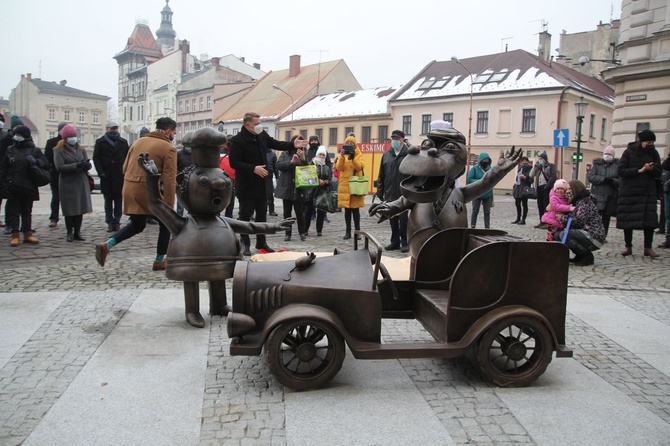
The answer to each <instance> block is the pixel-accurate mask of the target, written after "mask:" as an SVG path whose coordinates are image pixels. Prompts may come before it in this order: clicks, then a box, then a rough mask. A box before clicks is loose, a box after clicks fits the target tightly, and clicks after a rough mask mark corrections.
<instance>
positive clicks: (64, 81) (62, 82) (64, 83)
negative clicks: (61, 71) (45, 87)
mask: <svg viewBox="0 0 670 446" xmlns="http://www.w3.org/2000/svg"><path fill="white" fill-rule="evenodd" d="M59 84H61V85H62V86H63V87H64V86H66V85H67V81H66V80H65V79H63V80H62V81H60V82H59Z"/></svg>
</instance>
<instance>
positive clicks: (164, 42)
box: [156, 0, 177, 54]
mask: <svg viewBox="0 0 670 446" xmlns="http://www.w3.org/2000/svg"><path fill="white" fill-rule="evenodd" d="M169 3H170V0H165V7H164V8H163V10H162V11H161V26H160V28H158V31H156V38H157V39H156V43H158V46H159V47H160V48H161V50H162V51H163V54H167V53H168V52H170V50H172V49H174V46H175V37H177V33H176V32H175V30H174V29H173V28H172V9H170V5H169Z"/></svg>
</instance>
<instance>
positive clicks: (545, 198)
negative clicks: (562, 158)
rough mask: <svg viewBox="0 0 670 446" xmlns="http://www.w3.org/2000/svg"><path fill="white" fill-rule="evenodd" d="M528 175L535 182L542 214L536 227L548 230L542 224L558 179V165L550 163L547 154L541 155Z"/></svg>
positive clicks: (538, 204) (539, 208)
mask: <svg viewBox="0 0 670 446" xmlns="http://www.w3.org/2000/svg"><path fill="white" fill-rule="evenodd" d="M528 175H529V176H530V178H532V179H533V181H534V182H535V190H536V191H537V210H538V212H539V214H540V223H539V224H537V225H535V227H536V228H539V229H547V225H546V224H544V223H542V215H544V213H545V210H546V209H547V206H548V205H549V192H551V189H552V188H553V187H554V182H555V181H556V178H557V177H556V165H555V164H553V163H550V162H549V158H548V157H547V154H546V152H543V153H540V154H539V155H538V157H537V161H536V163H535V165H534V166H533V168H532V169H530V173H529V174H528Z"/></svg>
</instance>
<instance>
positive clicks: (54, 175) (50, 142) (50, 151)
mask: <svg viewBox="0 0 670 446" xmlns="http://www.w3.org/2000/svg"><path fill="white" fill-rule="evenodd" d="M62 139H63V138H62V137H61V136H60V135H56V136H55V137H53V138H49V139H47V144H46V145H45V146H44V156H45V157H46V159H47V161H49V164H51V182H52V183H53V182H54V181H58V175H59V172H58V169H56V165H55V164H54V147H56V145H57V144H58V143H59V142H60V141H61V140H62Z"/></svg>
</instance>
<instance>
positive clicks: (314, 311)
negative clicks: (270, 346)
mask: <svg viewBox="0 0 670 446" xmlns="http://www.w3.org/2000/svg"><path fill="white" fill-rule="evenodd" d="M294 320H306V321H308V320H309V321H321V322H326V323H328V324H330V325H332V326H333V327H334V328H335V329H336V330H337V331H338V332H339V333H340V335H342V337H343V338H344V339H345V341H346V342H347V344H349V343H350V336H349V333H348V332H347V330H346V328H345V327H344V324H343V323H342V321H341V320H340V318H339V317H338V316H337V315H336V314H335V313H333V312H332V311H330V310H327V309H325V308H323V307H319V306H317V305H309V304H292V305H288V306H286V307H282V308H280V309H279V310H277V311H275V312H274V313H273V314H272V316H270V317H269V318H268V320H267V321H266V322H265V325H264V326H263V331H262V332H261V335H260V339H259V343H261V344H264V343H265V340H266V339H267V337H268V336H269V335H270V333H271V332H272V330H274V329H275V328H276V327H277V326H278V325H279V324H282V323H284V322H288V321H294Z"/></svg>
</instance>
